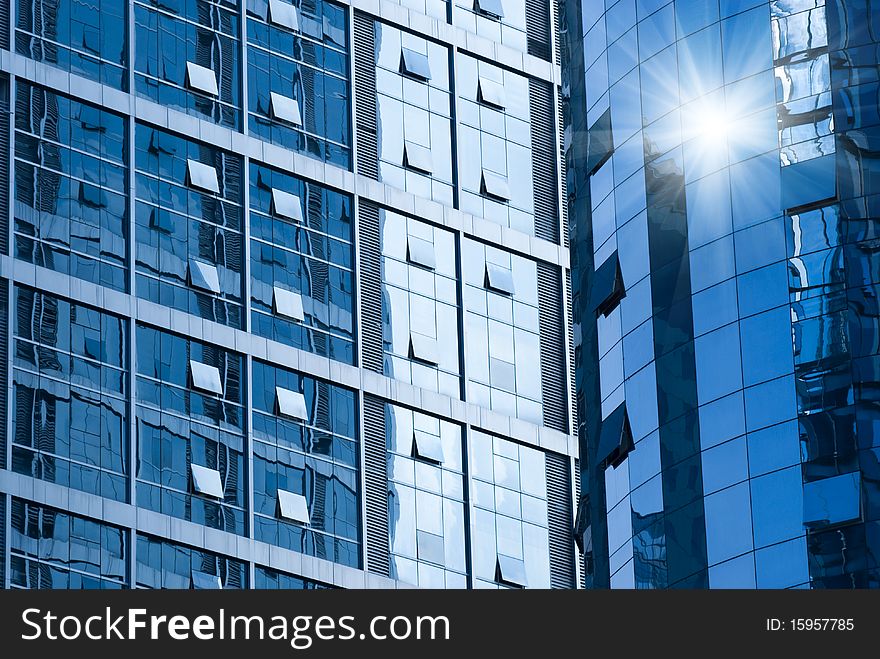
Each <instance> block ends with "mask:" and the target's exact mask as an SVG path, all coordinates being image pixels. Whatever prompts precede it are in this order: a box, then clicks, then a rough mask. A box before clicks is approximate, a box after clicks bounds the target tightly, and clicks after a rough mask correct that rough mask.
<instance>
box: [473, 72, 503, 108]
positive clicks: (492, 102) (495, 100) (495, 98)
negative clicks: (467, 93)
mask: <svg viewBox="0 0 880 659" xmlns="http://www.w3.org/2000/svg"><path fill="white" fill-rule="evenodd" d="M477 102H478V103H482V104H483V105H488V106H490V107H493V108H495V109H496V110H503V109H504V108H505V107H507V95H506V94H505V92H504V85H502V84H501V83H500V82H495V81H494V80H489V79H488V78H484V77H482V76H480V78H479V80H478V81H477Z"/></svg>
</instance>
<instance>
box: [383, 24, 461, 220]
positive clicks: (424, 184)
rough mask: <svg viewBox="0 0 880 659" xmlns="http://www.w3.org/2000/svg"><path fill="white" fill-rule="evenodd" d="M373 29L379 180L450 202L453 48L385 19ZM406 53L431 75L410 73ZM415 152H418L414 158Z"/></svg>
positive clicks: (451, 185) (451, 197) (429, 197)
mask: <svg viewBox="0 0 880 659" xmlns="http://www.w3.org/2000/svg"><path fill="white" fill-rule="evenodd" d="M375 31H376V94H377V96H376V114H377V120H378V123H379V132H378V135H377V139H378V142H379V143H378V156H379V178H380V180H381V181H383V182H384V183H388V184H389V185H393V186H394V187H396V188H399V189H401V190H406V191H407V192H411V193H413V194H415V195H418V196H420V197H425V198H428V199H433V200H435V201H439V202H440V203H443V204H446V205H447V206H452V205H453V196H454V195H453V176H452V171H453V164H452V119H451V117H452V110H451V108H452V96H451V94H450V90H451V88H452V87H451V84H450V71H449V49H448V47H446V46H445V45H441V44H439V43H435V42H433V41H429V40H427V39H425V38H423V37H420V36H418V35H416V34H412V33H410V32H404V31H402V30H400V29H398V28H396V27H393V26H391V25H386V24H384V23H376V24H375ZM407 53H409V55H407V57H409V59H410V60H413V61H412V62H410V64H412V65H413V66H414V65H415V62H418V64H419V66H420V68H421V70H422V74H428V76H429V77H427V78H426V77H424V75H422V76H420V77H417V76H414V75H410V74H408V73H407V71H408V69H407V68H406V67H405V66H404V65H405V64H406V63H407V60H406V59H405V55H406V54H407ZM404 152H406V153H404ZM413 152H417V153H418V154H419V155H418V157H417V158H416V160H415V161H413V160H412V159H411V157H410V156H411V154H412V153H413ZM414 165H415V166H414Z"/></svg>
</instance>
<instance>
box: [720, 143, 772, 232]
mask: <svg viewBox="0 0 880 659" xmlns="http://www.w3.org/2000/svg"><path fill="white" fill-rule="evenodd" d="M780 187H781V183H780V173H779V156H778V155H777V154H776V152H775V151H774V152H773V153H769V154H767V155H764V156H759V157H757V158H752V159H751V160H746V161H745V162H741V163H737V164H735V165H731V167H730V192H731V199H732V203H733V226H734V227H736V228H737V229H741V228H743V227H747V226H749V225H752V224H757V223H758V222H761V221H763V220H767V219H770V218H771V217H774V216H775V215H779V214H780V202H781V198H780V195H781V192H780Z"/></svg>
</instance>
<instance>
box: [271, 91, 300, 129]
mask: <svg viewBox="0 0 880 659" xmlns="http://www.w3.org/2000/svg"><path fill="white" fill-rule="evenodd" d="M269 111H270V112H271V114H272V118H273V119H276V120H278V121H283V122H284V123H288V124H290V125H292V126H297V127H299V126H302V115H301V114H300V111H299V103H298V102H297V101H296V99H293V98H290V97H289V96H284V95H283V94H277V93H275V92H269Z"/></svg>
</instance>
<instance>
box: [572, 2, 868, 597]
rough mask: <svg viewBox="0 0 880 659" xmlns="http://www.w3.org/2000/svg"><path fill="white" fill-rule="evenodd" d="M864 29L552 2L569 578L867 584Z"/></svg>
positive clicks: (810, 12) (755, 6) (820, 17)
mask: <svg viewBox="0 0 880 659" xmlns="http://www.w3.org/2000/svg"><path fill="white" fill-rule="evenodd" d="M878 20H880V15H878V13H877V10H876V7H874V6H873V5H872V4H871V3H870V2H866V1H864V0H773V1H771V2H767V1H766V0H675V1H674V2H671V1H669V0H605V2H603V1H602V0H583V1H581V2H576V1H573V2H567V3H565V4H564V6H563V24H564V25H565V27H566V29H565V33H564V38H563V39H562V46H563V69H562V72H563V92H564V94H563V101H564V115H565V121H564V128H565V144H564V147H565V154H566V161H567V181H566V187H567V194H568V199H567V201H568V206H569V214H570V217H571V245H572V267H573V271H574V272H575V281H574V286H573V290H574V317H575V325H574V330H575V351H576V352H575V354H576V360H577V375H576V381H577V394H578V396H577V407H578V410H577V411H578V419H579V420H580V427H579V435H580V441H581V463H580V464H581V466H582V470H583V472H582V482H583V483H584V484H585V486H584V491H583V494H582V496H581V499H580V501H579V506H578V513H577V523H576V528H575V531H576V535H577V542H578V546H579V548H580V550H581V552H582V554H581V555H582V556H583V558H584V560H583V563H582V564H583V566H584V568H585V569H584V573H583V574H584V579H585V585H586V586H587V587H599V588H601V587H609V586H610V587H612V588H867V587H875V586H878V585H880V580H878V579H880V572H878V566H877V561H876V559H875V556H876V553H877V551H878V550H880V537H878V535H877V530H878V528H880V527H878V519H880V518H878V502H880V491H878V489H877V486H876V483H877V473H878V472H877V465H878V461H877V451H878V448H877V446H878V445H880V439H878V440H876V441H875V437H876V436H877V431H876V428H877V424H876V417H877V415H876V411H875V406H876V395H875V390H876V387H877V382H878V377H880V372H878V370H877V360H878V356H877V354H878V342H877V332H878V324H877V317H878V310H877V303H876V297H877V296H876V286H877V277H875V276H874V274H876V272H877V266H876V262H877V261H876V258H875V256H876V254H875V251H876V240H877V230H876V226H875V222H876V221H877V220H876V217H877V208H878V207H877V199H878V198H880V197H878V193H880V187H878V186H880V179H878V177H877V167H878V165H877V162H876V154H877V147H876V144H877V139H878V135H880V132H878V131H880V99H878V94H877V90H878V80H877V74H876V72H877V67H878V60H877V52H878V51H877V45H878V44H877V33H878V32H877V22H878Z"/></svg>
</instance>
